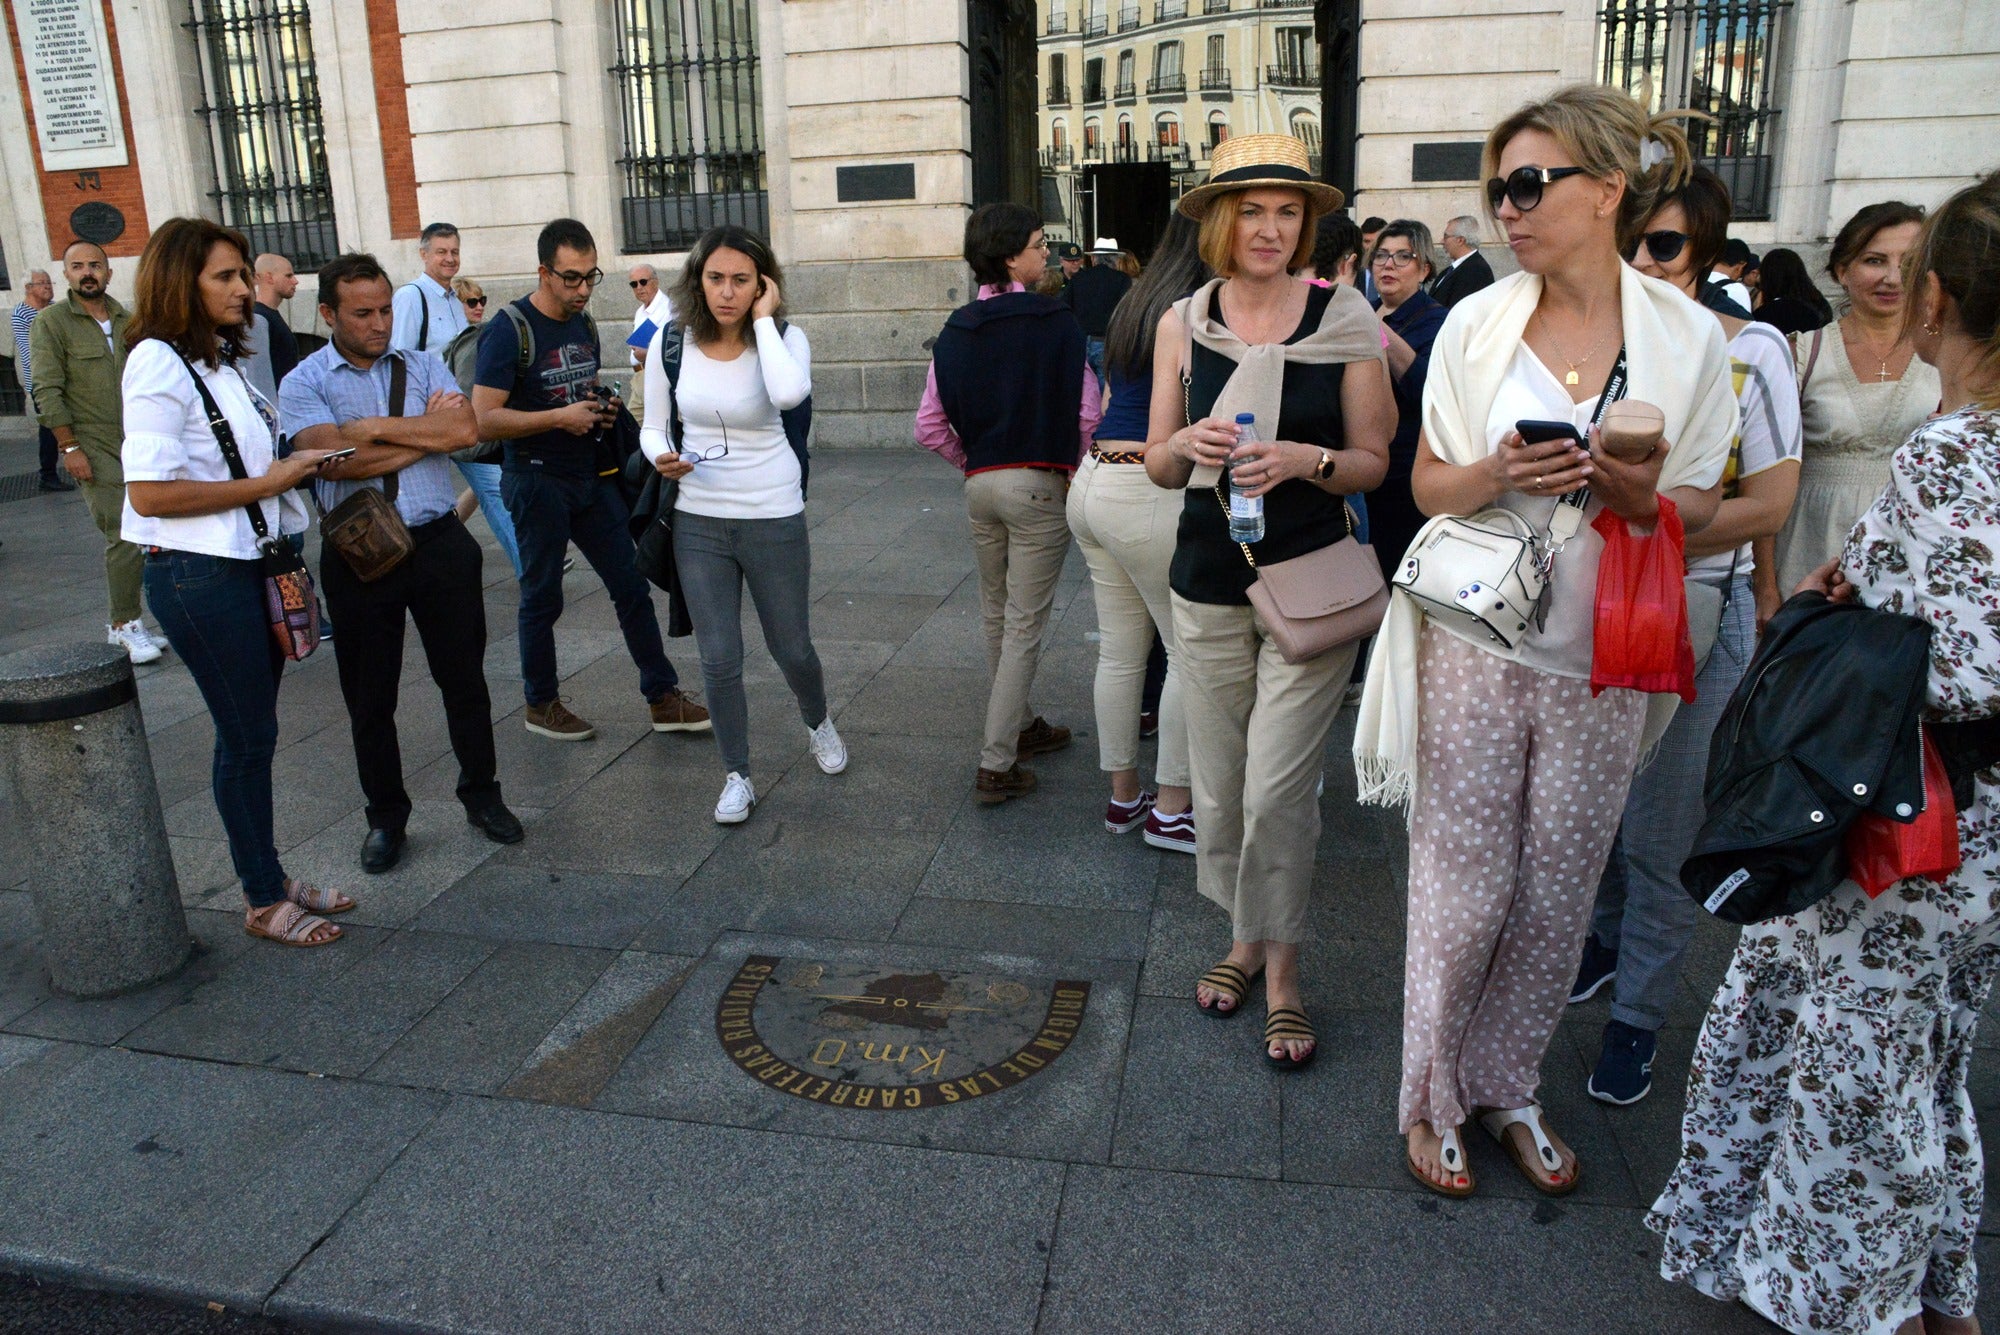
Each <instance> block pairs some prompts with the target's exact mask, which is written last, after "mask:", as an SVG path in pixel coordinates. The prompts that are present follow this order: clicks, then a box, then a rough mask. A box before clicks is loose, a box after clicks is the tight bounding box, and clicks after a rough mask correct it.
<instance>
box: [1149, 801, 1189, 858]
mask: <svg viewBox="0 0 2000 1335" xmlns="http://www.w3.org/2000/svg"><path fill="white" fill-rule="evenodd" d="M1145 839H1146V842H1147V843H1149V844H1151V845H1152V846H1153V847H1154V848H1164V849H1166V850H1167V851H1168V852H1170V853H1192V852H1194V808H1192V807H1190V808H1188V809H1187V810H1186V811H1183V812H1180V813H1179V814H1177V815H1173V816H1162V815H1161V814H1160V813H1159V809H1158V808H1155V809H1154V810H1152V811H1150V812H1148V813H1147V815H1146V834H1145Z"/></svg>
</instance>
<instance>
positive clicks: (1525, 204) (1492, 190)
mask: <svg viewBox="0 0 2000 1335" xmlns="http://www.w3.org/2000/svg"><path fill="white" fill-rule="evenodd" d="M1581 175H1583V168H1581V167H1516V168H1515V169H1514V170H1513V171H1511V172H1509V173H1508V174H1507V175H1506V176H1505V177H1504V178H1502V177H1499V176H1496V177H1494V178H1493V179H1492V180H1490V181H1488V182H1487V183H1486V206H1487V207H1488V208H1490V209H1492V210H1493V212H1495V213H1498V212H1500V201H1501V200H1503V199H1504V200H1506V201H1507V202H1508V203H1510V204H1512V205H1513V206H1514V208H1515V210H1516V211H1517V212H1520V213H1528V212H1531V211H1532V210H1533V209H1534V207H1535V205H1537V204H1539V203H1541V202H1542V190H1543V188H1544V187H1547V186H1551V185H1554V184H1555V183H1556V182H1557V181H1560V180H1562V179H1563V177H1565V176H1581Z"/></svg>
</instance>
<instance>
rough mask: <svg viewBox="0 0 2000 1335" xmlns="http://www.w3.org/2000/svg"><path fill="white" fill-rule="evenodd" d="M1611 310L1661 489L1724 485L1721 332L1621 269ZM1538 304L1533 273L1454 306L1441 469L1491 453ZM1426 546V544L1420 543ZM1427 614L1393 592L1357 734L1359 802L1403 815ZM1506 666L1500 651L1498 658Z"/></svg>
mask: <svg viewBox="0 0 2000 1335" xmlns="http://www.w3.org/2000/svg"><path fill="white" fill-rule="evenodd" d="M1620 272H1621V277H1620V279H1619V289H1618V304H1619V310H1620V313H1621V315H1622V316H1623V318H1624V325H1625V350H1626V364H1627V370H1628V372H1629V374H1630V376H1631V384H1630V387H1629V389H1628V390H1627V393H1628V394H1629V396H1630V397H1632V398H1634V399H1640V400H1643V401H1645V402H1647V403H1650V404H1653V405H1655V406H1656V407H1658V408H1659V409H1660V410H1661V411H1662V412H1664V413H1665V414H1666V418H1667V430H1666V436H1667V440H1668V441H1669V442H1671V448H1670V449H1669V450H1668V451H1667V459H1666V464H1665V466H1664V467H1663V468H1662V470H1661V473H1660V490H1662V491H1665V490H1667V489H1669V488H1671V487H1712V486H1714V485H1715V483H1716V481H1717V480H1718V479H1719V478H1721V476H1722V468H1723V464H1724V463H1725V462H1726V461H1727V459H1728V457H1729V446H1730V442H1731V441H1732V440H1734V439H1735V436H1736V429H1737V423H1736V396H1735V394H1734V392H1733V389H1732V385H1731V381H1730V375H1729V353H1728V350H1727V344H1726V343H1725V341H1724V340H1723V337H1722V324H1721V322H1720V321H1718V320H1717V319H1716V318H1715V316H1714V314H1713V313H1711V312H1710V311H1708V310H1705V309H1703V308H1702V307H1700V306H1697V305H1696V304H1695V303H1694V302H1692V301H1690V300H1689V299H1688V298H1687V296H1686V295H1685V294H1684V293H1682V292H1681V291H1680V290H1679V289H1677V288H1674V287H1670V286H1668V285H1667V284H1666V283H1662V282H1660V281H1658V280H1657V279H1652V278H1648V277H1646V276H1645V275H1643V274H1641V273H1639V272H1638V271H1637V270H1635V269H1633V268H1631V267H1629V266H1626V267H1624V268H1623V269H1621V271H1620ZM1541 296H1542V280H1541V279H1540V278H1539V277H1538V276H1536V275H1534V274H1529V273H1517V274H1514V275H1512V276H1511V277H1508V278H1503V279H1501V280H1500V281H1499V282H1497V283H1495V284H1493V286H1491V287H1489V288H1487V289H1486V290H1485V291H1483V292H1478V293H1475V294H1474V295H1472V296H1470V297H1467V298H1466V299H1465V300H1464V301H1462V302H1460V303H1459V304H1458V305H1457V306H1454V307H1453V308H1452V312H1451V315H1450V316H1449V317H1448V318H1447V319H1446V320H1445V323H1444V328H1443V329H1442V330H1440V331H1439V333H1438V336H1437V341H1436V342H1435V343H1433V344H1432V345H1431V371H1430V380H1429V383H1427V384H1426V385H1425V387H1424V438H1425V439H1426V440H1427V441H1429V443H1430V447H1431V452H1432V453H1433V454H1435V455H1437V457H1438V458H1440V459H1442V460H1444V461H1445V462H1447V463H1453V464H1471V463H1477V462H1478V461H1479V460H1481V459H1483V458H1485V457H1486V456H1487V455H1488V454H1489V453H1491V449H1490V448H1489V446H1488V444H1487V439H1486V419H1487V417H1488V416H1489V415H1490V414H1491V412H1492V409H1493V400H1494V399H1495V398H1496V397H1497V396H1498V395H1499V392H1500V385H1501V382H1502V380H1504V379H1505V377H1506V374H1507V367H1508V364H1509V363H1510V362H1512V361H1513V359H1514V352H1515V350H1516V349H1517V348H1518V347H1519V346H1520V343H1521V338H1522V335H1523V334H1524V333H1525V332H1526V330H1527V327H1528V317H1529V316H1531V315H1533V314H1534V311H1535V306H1536V305H1537V303H1538V302H1540V300H1541ZM1418 541H1422V535H1421V534H1420V535H1419V537H1418ZM1423 620H1424V613H1423V610H1422V608H1421V607H1420V606H1419V605H1418V604H1417V602H1416V601H1415V600H1414V599H1412V598H1411V597H1410V596H1409V595H1408V594H1406V593H1404V592H1402V591H1401V590H1400V589H1398V590H1395V592H1394V594H1393V596H1392V597H1391V598H1390V600H1389V614H1388V617H1387V619H1385V620H1384V621H1383V623H1382V629H1381V631H1380V632H1379V633H1378V634H1377V635H1376V637H1375V648H1374V650H1373V653H1372V656H1371V657H1370V659H1369V662H1368V681H1367V685H1366V686H1365V687H1364V688H1363V690H1362V695H1361V713H1360V718H1359V719H1358V720H1357V722H1356V724H1355V729H1354V767H1355V773H1356V775H1357V776H1358V778H1359V782H1360V798H1361V800H1362V801H1363V802H1375V803H1379V804H1381V805H1383V806H1392V805H1402V806H1407V805H1408V804H1409V802H1410V800H1411V797H1412V796H1413V794H1414V789H1415V783H1416V769H1417V715H1418V712H1419V701H1418V698H1417V648H1418V640H1419V636H1420V634H1421V632H1422V630H1423ZM1498 652H1500V653H1501V654H1502V656H1503V657H1505V656H1508V654H1507V651H1505V650H1499V651H1498ZM1678 702H1679V697H1677V696H1674V695H1671V694H1665V695H1654V696H1652V697H1650V699H1649V700H1648V702H1647V711H1646V731H1645V739H1644V742H1643V743H1642V754H1644V753H1649V752H1650V751H1651V750H1652V747H1653V745H1654V743H1655V742H1657V741H1658V740H1659V737H1660V734H1661V733H1663V732H1665V731H1666V727H1667V724H1668V722H1669V721H1670V720H1671V719H1672V718H1673V714H1674V707H1675V705H1676V704H1678Z"/></svg>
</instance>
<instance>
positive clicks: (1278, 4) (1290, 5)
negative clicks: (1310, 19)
mask: <svg viewBox="0 0 2000 1335" xmlns="http://www.w3.org/2000/svg"><path fill="white" fill-rule="evenodd" d="M1312 7H1313V0H1257V8H1259V9H1311V8H1312Z"/></svg>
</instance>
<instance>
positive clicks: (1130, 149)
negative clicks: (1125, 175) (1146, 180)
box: [1111, 143, 1139, 162]
mask: <svg viewBox="0 0 2000 1335" xmlns="http://www.w3.org/2000/svg"><path fill="white" fill-rule="evenodd" d="M1111 160H1112V161H1113V162H1137V161H1138V160H1139V146H1138V145H1137V144H1132V143H1124V144H1113V145H1112V146H1111Z"/></svg>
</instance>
